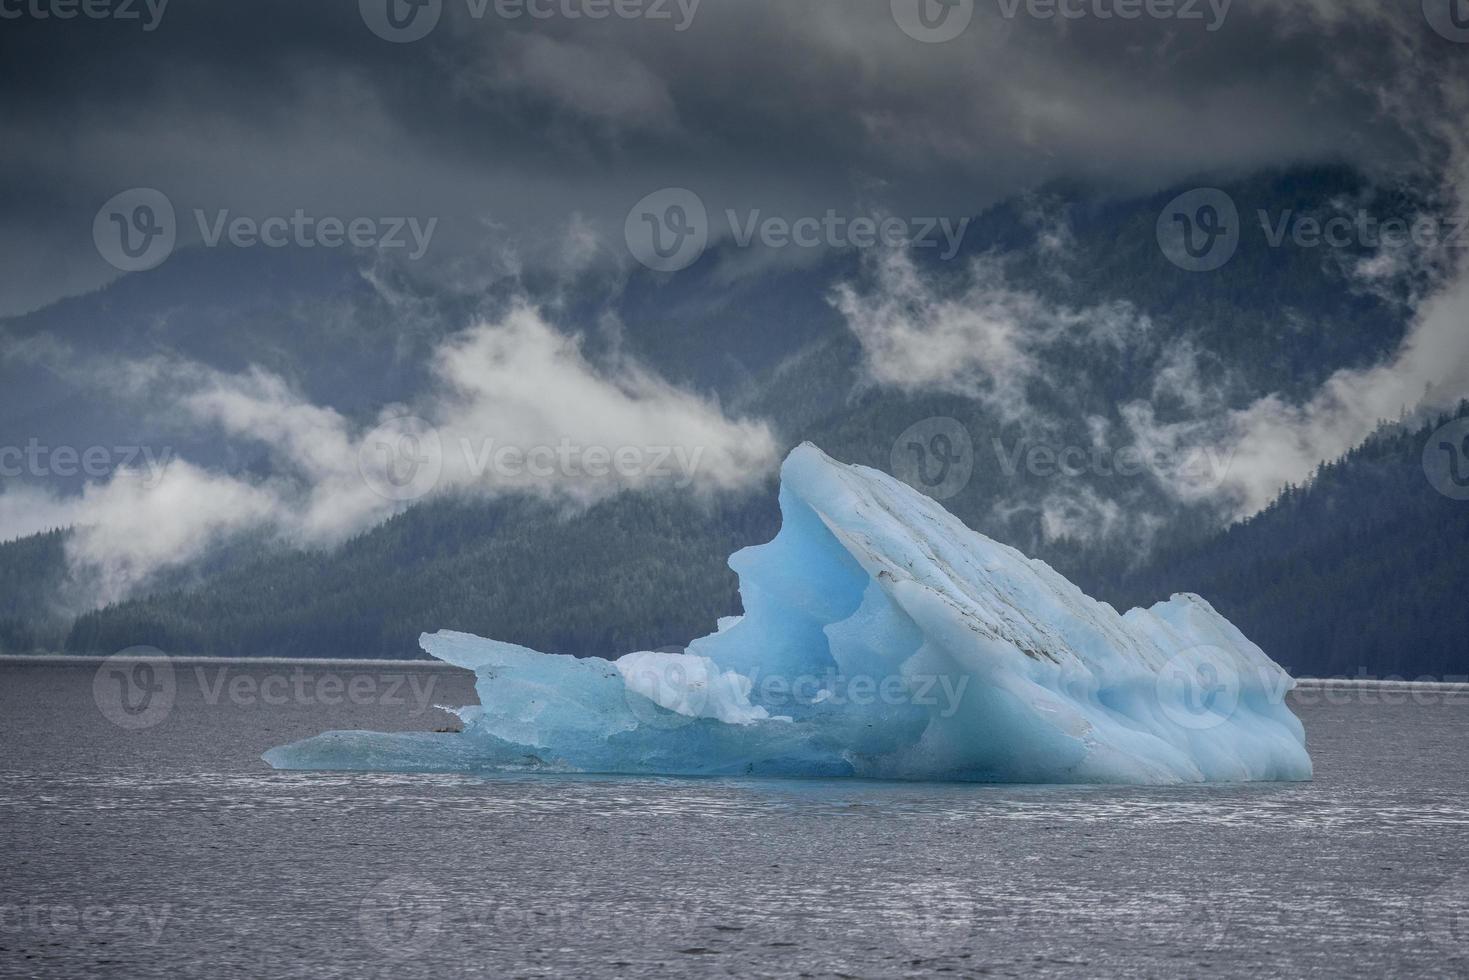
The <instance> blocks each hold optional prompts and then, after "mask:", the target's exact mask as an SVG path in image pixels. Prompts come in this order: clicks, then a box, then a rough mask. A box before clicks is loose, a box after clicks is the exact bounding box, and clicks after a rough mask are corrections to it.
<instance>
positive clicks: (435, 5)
mask: <svg viewBox="0 0 1469 980" xmlns="http://www.w3.org/2000/svg"><path fill="white" fill-rule="evenodd" d="M52 2H53V0H3V3H0V12H3V13H4V14H5V19H0V146H3V147H4V150H3V153H0V268H4V269H5V276H4V280H3V288H0V315H4V314H7V313H16V312H20V311H24V310H28V309H31V308H35V307H37V306H39V305H43V304H45V303H47V302H50V301H52V300H54V299H56V298H58V297H60V296H63V295H67V294H71V293H75V292H78V291H82V290H86V289H89V288H93V287H95V286H97V285H99V284H100V283H102V282H105V281H106V280H107V279H108V278H111V277H113V276H115V275H116V274H117V273H116V271H115V270H113V269H112V268H111V267H110V266H108V265H107V264H105V263H104V262H102V261H101V259H100V258H99V257H98V255H97V253H96V249H95V248H94V247H93V245H92V239H91V227H92V225H91V223H92V219H93V217H94V215H95V214H96V212H97V209H98V208H99V206H100V205H101V204H102V203H103V202H104V201H106V200H108V199H109V198H110V197H112V196H113V195H114V194H116V193H118V192H119V191H122V190H124V189H127V188H131V187H139V186H141V187H152V188H156V189H158V190H160V191H162V192H163V193H164V194H165V195H167V196H168V198H169V199H170V200H171V201H172V202H173V204H174V205H175V206H176V208H177V209H178V211H179V214H180V220H179V235H180V241H181V243H185V244H186V243H187V242H188V241H190V240H192V239H196V238H197V237H198V232H197V229H196V228H195V223H194V221H193V219H192V217H191V216H190V215H191V212H192V209H194V208H203V209H206V210H207V211H208V212H210V213H211V214H213V213H217V212H218V211H219V210H220V209H229V210H230V212H231V214H232V215H234V214H248V215H252V216H254V217H257V218H263V217H266V216H270V215H290V214H292V213H293V212H294V211H295V210H296V209H298V208H299V209H303V210H304V211H305V212H306V213H307V214H309V215H313V216H318V217H320V216H336V217H340V218H344V219H350V218H352V217H359V216H365V217H391V216H398V217H408V216H417V217H419V218H421V219H425V220H426V219H428V218H430V217H438V218H440V219H441V224H440V226H439V228H438V229H437V237H436V238H435V240H434V248H435V259H436V261H435V262H434V263H433V264H432V266H431V268H432V270H433V271H434V274H437V275H444V276H450V277H456V276H457V277H459V278H460V279H461V280H462V281H457V282H455V283H454V284H455V285H459V286H462V287H464V288H468V289H474V288H477V287H479V286H481V285H483V280H484V279H486V278H493V277H494V276H495V275H496V274H498V272H499V271H501V269H500V266H499V264H498V263H499V262H501V261H502V258H503V256H505V255H507V254H513V255H515V256H516V257H517V259H516V260H517V261H520V262H530V263H582V262H588V261H596V260H598V259H601V260H604V261H612V260H617V259H619V258H622V257H623V256H620V255H619V254H618V250H617V249H616V248H615V247H612V246H613V245H615V244H620V241H621V230H622V223H623V219H624V217H625V216H626V214H627V212H628V209H629V208H630V207H631V206H632V204H633V203H634V202H636V201H637V200H638V199H639V198H641V197H643V196H644V195H645V194H647V193H649V192H650V191H653V190H656V189H658V188H661V187H665V186H683V187H689V188H691V189H693V190H695V191H696V192H697V193H698V194H699V195H700V196H701V197H702V198H703V199H704V201H705V202H706V203H707V204H708V205H709V207H710V209H711V210H712V211H722V210H723V209H724V208H726V207H733V208H738V209H748V208H761V209H762V210H763V211H765V212H766V213H784V214H787V215H803V214H821V213H823V212H824V210H825V209H826V208H828V207H831V208H836V209H838V210H839V211H841V212H843V213H851V212H854V211H857V210H859V209H866V210H869V211H870V210H871V209H873V208H884V209H889V210H892V211H894V212H896V213H899V214H907V215H952V216H960V215H967V214H973V213H975V212H977V211H978V210H979V209H981V208H982V207H983V206H985V205H986V204H988V203H990V202H992V201H994V200H995V199H996V198H997V197H1002V196H1005V195H1008V194H1011V193H1013V192H1015V191H1017V190H1019V189H1023V188H1025V187H1028V186H1033V185H1035V184H1037V183H1039V182H1042V181H1045V180H1047V179H1050V178H1053V177H1058V176H1078V177H1083V178H1088V179H1091V180H1094V181H1097V182H1099V183H1102V184H1104V185H1109V186H1118V187H1120V188H1124V189H1131V190H1135V189H1151V188H1153V187H1156V186H1158V185H1160V184H1166V183H1169V182H1173V181H1176V180H1179V179H1182V178H1186V177H1188V176H1190V175H1193V174H1196V173H1200V172H1211V173H1212V172H1218V171H1230V170H1232V169H1236V168H1257V167H1259V166H1262V165H1268V164H1286V163H1291V162H1299V161H1316V160H1328V159H1344V160H1347V161H1349V162H1353V163H1357V164H1359V165H1363V166H1369V167H1394V168H1395V167H1404V166H1412V165H1421V164H1423V163H1424V162H1427V163H1428V164H1429V165H1430V166H1438V165H1441V163H1442V160H1441V159H1440V158H1438V157H1437V156H1436V151H1435V149H1434V147H1433V145H1432V140H1433V139H1434V138H1435V134H1434V132H1433V123H1434V120H1435V119H1438V120H1439V121H1440V122H1441V121H1442V117H1443V113H1444V93H1443V92H1442V91H1441V87H1442V85H1443V83H1444V82H1445V81H1446V80H1448V79H1452V78H1454V77H1455V75H1456V74H1457V76H1458V77H1460V78H1462V77H1463V76H1464V75H1465V74H1466V72H1465V70H1464V65H1465V58H1466V56H1469V46H1466V45H1464V44H1458V43H1454V42H1452V41H1450V40H1447V39H1446V38H1445V37H1443V36H1440V35H1439V34H1438V33H1435V31H1434V29H1433V27H1432V25H1431V24H1430V18H1429V17H1428V16H1426V15H1425V12H1424V10H1423V9H1420V2H1419V0H1399V2H1388V3H1377V2H1375V0H1370V2H1369V0H1363V2H1360V3H1358V2H1356V0H1330V2H1322V3H1319V4H1318V3H1313V2H1305V0H1289V2H1286V0H1238V2H1234V3H1227V2H1225V0H1212V3H1211V2H1210V0H1198V2H1195V0H1150V4H1149V5H1146V6H1145V5H1143V4H1141V2H1140V0H1139V2H1138V3H1137V8H1138V9H1140V10H1141V11H1142V16H1140V17H1138V18H1136V19H1122V18H1121V17H1118V16H1115V14H1116V12H1117V11H1118V10H1119V7H1118V6H1117V4H1116V0H1064V3H1063V6H1064V7H1065V8H1066V9H1068V10H1070V11H1071V12H1073V13H1075V12H1080V14H1081V16H1077V17H1063V16H1060V15H1059V13H1057V14H1053V16H1050V17H1044V16H1035V15H1036V14H1045V13H1047V12H1049V11H1052V9H1053V8H1052V7H1051V6H1048V5H1047V2H1046V0H1038V2H1037V0H1023V2H1019V3H1018V5H1013V4H1012V0H958V5H957V6H956V7H954V9H953V11H952V12H951V14H950V18H951V19H949V20H947V21H944V22H943V23H942V24H941V25H940V26H939V27H938V28H937V29H932V30H930V29H926V28H924V27H923V26H922V24H921V22H920V21H918V20H917V17H918V13H919V11H918V9H917V8H918V4H919V0H896V2H890V0H702V2H697V3H695V2H694V0H682V2H680V0H666V2H665V0H618V3H617V5H615V6H614V5H613V4H612V3H611V0H531V6H532V7H534V9H535V10H536V11H538V12H539V13H541V14H544V15H547V16H539V17H534V16H531V15H530V13H529V8H527V7H526V6H525V0H489V2H487V3H483V4H482V3H481V2H480V0H430V2H429V4H428V6H427V7H425V8H423V10H421V11H419V13H418V18H419V19H418V20H416V21H412V22H410V27H409V28H408V30H409V31H410V33H418V32H421V30H422V29H423V27H425V26H427V25H428V24H429V23H432V29H431V30H429V31H428V33H427V34H426V35H425V36H424V37H422V38H420V39H418V40H413V41H409V42H395V41H390V40H385V39H384V38H383V37H380V36H378V33H375V32H374V27H375V28H376V29H377V31H378V32H379V33H384V34H388V35H390V36H391V35H393V34H394V29H393V28H392V27H391V26H390V23H389V21H388V20H387V16H386V15H387V6H386V5H387V3H388V2H389V0H362V2H361V3H360V4H359V3H355V2H351V0H329V2H313V3H302V2H299V0H296V2H292V0H251V2H248V3H245V2H221V0H172V2H170V3H166V4H164V5H163V6H162V8H161V10H160V8H159V6H158V0H153V5H152V6H151V7H150V6H148V5H147V4H145V3H144V2H143V0H137V2H136V3H135V4H134V3H128V4H127V5H126V8H125V9H120V10H119V11H118V14H121V13H127V14H131V15H134V19H123V18H121V17H120V16H113V17H110V18H108V19H100V20H99V19H92V18H89V17H87V16H77V17H75V18H72V19H65V20H63V19H57V18H56V17H55V16H47V17H40V16H37V13H38V12H40V13H51V12H52V8H51V6H50V5H51V4H52ZM94 2H98V3H100V2H101V0H94ZM113 2H115V3H117V4H121V3H122V2H123V0H113ZM391 2H392V3H394V4H395V5H398V10H399V12H400V13H404V14H405V16H406V12H407V11H409V10H410V9H411V8H408V7H407V6H406V5H404V3H403V0H391ZM922 2H923V3H924V4H930V5H932V7H931V10H930V18H929V19H930V22H934V17H933V16H932V15H933V14H934V13H935V12H937V11H938V10H939V9H940V8H939V6H938V0H922ZM1448 2H1449V0H1443V5H1444V7H1445V10H1447V3H1448ZM1434 3H1435V0H1429V3H1428V6H1429V7H1432V6H1433V5H1434ZM96 9H105V5H104V6H103V7H98V8H96ZM1120 9H1121V10H1124V11H1125V10H1128V9H1130V8H1129V7H1128V0H1123V3H1122V5H1121V7H1120ZM1149 9H1152V10H1154V11H1156V12H1159V13H1169V12H1170V11H1171V16H1166V17H1152V16H1148V15H1147V11H1148V10H1149ZM604 10H605V11H607V12H608V13H609V16H606V17H604V18H601V19H592V18H590V17H588V16H585V15H586V14H587V13H589V12H591V13H596V12H600V11H604ZM617 10H623V11H625V12H629V13H637V12H639V11H641V12H642V15H641V16H632V17H628V16H618V15H617V13H616V11H617ZM435 11H437V15H438V19H437V21H434V20H433V17H434V13H435ZM477 12H478V13H480V14H481V15H480V16H476V13H477ZM17 14H19V16H16V15H17ZM570 14H578V15H581V16H570ZM1105 14H1114V16H1110V17H1108V16H1102V15H1105ZM510 15H516V16H510ZM966 16H967V17H968V18H969V19H968V22H967V26H964V29H963V30H962V32H960V33H959V34H958V35H957V36H956V37H954V38H952V39H949V40H946V41H942V42H935V41H925V40H920V39H917V38H915V37H914V36H910V35H911V34H916V35H918V36H919V37H923V36H925V33H927V34H928V35H929V36H933V35H934V34H937V35H938V36H947V34H948V33H950V32H951V28H952V26H955V25H958V24H959V23H960V22H961V21H962V20H963V18H964V17H966ZM401 19H402V18H400V20H401ZM1449 23H1450V27H1451V26H1452V24H1451V22H1449ZM905 28H906V30H905ZM716 233H717V229H716ZM624 251H625V250H624ZM456 256H457V257H468V258H469V261H465V262H462V263H456V262H453V261H451V258H453V257H456ZM424 268H425V269H427V268H429V267H428V266H425V267H424Z"/></svg>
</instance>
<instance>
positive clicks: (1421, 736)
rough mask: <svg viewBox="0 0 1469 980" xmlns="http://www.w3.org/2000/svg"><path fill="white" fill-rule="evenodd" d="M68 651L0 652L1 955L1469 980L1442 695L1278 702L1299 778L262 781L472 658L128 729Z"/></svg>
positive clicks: (179, 696) (312, 970) (339, 675)
mask: <svg viewBox="0 0 1469 980" xmlns="http://www.w3.org/2000/svg"><path fill="white" fill-rule="evenodd" d="M405 670H407V671H409V673H405ZM96 675H97V663H96V662H95V661H91V662H84V663H78V664H76V665H66V666H56V665H52V664H37V665H32V664H16V663H14V662H7V663H3V664H0V751H3V758H0V867H3V868H4V889H3V898H0V975H6V976H37V977H74V976H118V977H151V976H157V977H177V976H213V977H224V976H241V977H252V978H254V977H313V978H316V977H361V976H383V977H426V978H427V977H432V978H443V977H452V976H456V975H461V974H471V973H472V974H476V975H479V976H485V977H503V976H548V975H571V976H597V975H621V976H676V975H684V974H690V973H699V974H721V975H766V976H792V975H807V976H863V977H869V976H905V975H915V976H916V975H929V974H933V973H936V972H945V973H954V974H957V975H989V976H1047V977H1095V976H1120V977H1161V976H1190V977H1197V976H1252V975H1254V976H1268V975H1285V976H1311V977H1332V978H1335V977H1346V976H1361V977H1374V978H1375V977H1383V976H1389V977H1404V976H1460V975H1465V974H1466V973H1469V956H1466V953H1469V866H1466V859H1465V846H1466V844H1469V757H1466V753H1465V751H1464V746H1465V735H1466V733H1469V697H1465V696H1463V695H1458V696H1454V697H1450V696H1445V695H1435V694H1432V693H1423V692H1416V693H1413V694H1411V695H1410V694H1404V693H1401V692H1399V693H1397V694H1387V695H1384V694H1383V692H1374V691H1371V690H1357V691H1349V692H1338V693H1337V694H1335V695H1332V696H1328V695H1327V694H1325V693H1323V692H1320V691H1316V692H1297V693H1296V695H1293V697H1294V698H1296V700H1297V702H1298V703H1297V704H1296V710H1297V711H1298V713H1299V714H1300V715H1301V717H1302V719H1303V720H1304V722H1305V724H1306V730H1307V733H1308V737H1309V740H1310V749H1311V753H1312V756H1313V757H1314V759H1315V762H1316V779H1315V781H1314V782H1311V783H1306V784H1276V785H1269V784H1254V785H1238V786H1197V787H1181V788H1150V789H1139V788H1130V787H1026V786H968V785H951V784H938V785H914V784H897V783H873V782H858V781H795V780H784V781H776V780H686V779H631V778H566V777H517V778H496V777H485V778H468V777H461V776H427V775H372V774H363V775H359V774H354V775H336V774H310V773H305V774H303V773H277V772H273V771H271V770H270V769H269V768H268V767H267V766H266V765H265V764H264V763H263V762H261V761H260V759H259V756H260V753H261V752H262V751H264V750H265V749H267V748H270V747H272V746H274V745H278V744H281V743H283V742H288V741H292V740H294V739H298V738H302V737H304V736H307V735H311V734H315V733H316V732H319V731H321V730H324V729H336V728H363V729H376V730H396V729H409V730H412V729H418V730H423V729H432V728H434V727H438V726H442V725H445V724H448V723H449V722H450V721H451V719H450V717H449V716H447V715H445V714H443V713H442V712H439V711H436V710H435V709H434V708H433V707H432V706H431V705H432V704H433V703H447V704H466V703H473V701H474V694H473V689H472V686H471V678H470V676H469V675H467V674H465V673H462V672H459V671H453V670H442V669H440V670H433V669H427V668H425V669H418V668H403V667H401V666H398V667H394V666H377V667H363V666H356V665H343V666H335V667H332V666H322V665H318V664H313V665H309V666H306V667H304V668H300V667H293V666H287V665H279V664H275V665H272V664H265V665H253V666H241V665H219V664H213V665H205V666H202V667H197V668H196V667H194V666H188V665H180V666H179V667H178V668H177V669H176V670H175V671H174V675H175V677H176V685H175V688H176V691H175V693H174V694H173V696H172V697H171V698H170V699H169V704H168V705H167V706H165V709H164V710H163V711H161V712H157V711H155V712H154V715H153V716H152V717H149V718H147V719H146V722H147V724H148V727H144V728H136V729H128V728H124V727H121V726H120V725H119V724H116V723H114V722H113V721H111V720H109V717H108V716H109V715H112V716H114V717H116V716H117V711H116V705H115V704H112V703H109V700H108V698H109V695H108V694H107V690H106V685H105V683H101V684H100V685H99V686H98V687H97V688H95V689H94V678H95V676H96ZM334 680H335V682H336V683H335V684H334V683H333V681H334ZM410 681H411V682H412V683H410ZM323 682H324V683H323ZM1384 697H1386V698H1387V699H1389V700H1391V701H1394V702H1399V703H1383V700H1384ZM150 710H153V709H150ZM124 723H126V724H133V723H134V721H130V720H128V719H126V718H124Z"/></svg>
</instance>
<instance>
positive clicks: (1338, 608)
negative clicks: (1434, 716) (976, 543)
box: [1097, 402, 1469, 679]
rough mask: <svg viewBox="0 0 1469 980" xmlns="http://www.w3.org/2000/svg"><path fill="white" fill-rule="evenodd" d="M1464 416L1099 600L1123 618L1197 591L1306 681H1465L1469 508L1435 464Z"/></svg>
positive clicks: (1468, 414) (1362, 458) (1346, 465)
mask: <svg viewBox="0 0 1469 980" xmlns="http://www.w3.org/2000/svg"><path fill="white" fill-rule="evenodd" d="M1452 418H1458V419H1469V402H1465V403H1464V404H1462V405H1461V406H1460V408H1459V410H1458V412H1457V413H1456V414H1455V415H1453V416H1443V417H1440V418H1437V419H1432V420H1429V421H1427V422H1425V423H1423V424H1421V425H1418V426H1413V427H1409V426H1405V425H1402V424H1391V425H1384V426H1383V427H1382V428H1381V429H1380V430H1379V431H1378V432H1377V433H1376V434H1374V435H1373V436H1372V437H1371V438H1370V439H1368V440H1367V441H1366V442H1365V443H1363V444H1362V445H1361V446H1359V447H1357V448H1356V449H1354V450H1352V451H1351V452H1350V453H1348V454H1347V455H1345V456H1344V457H1342V458H1341V459H1339V460H1337V461H1335V462H1332V463H1328V464H1326V465H1324V466H1322V467H1321V468H1320V469H1319V470H1317V472H1316V474H1315V476H1314V477H1312V479H1311V480H1310V482H1309V483H1307V484H1306V485H1305V486H1301V487H1290V488H1288V489H1286V490H1285V492H1284V493H1282V494H1281V495H1280V497H1279V499H1277V500H1276V501H1275V502H1274V503H1273V504H1271V505H1270V506H1269V507H1268V508H1266V509H1265V510H1263V511H1261V512H1260V513H1259V514H1256V515H1255V516H1254V517H1251V518H1249V519H1248V520H1245V521H1242V522H1240V523H1239V524H1236V525H1234V526H1233V527H1230V528H1228V529H1226V530H1225V531H1223V532H1222V533H1221V534H1219V535H1217V536H1215V537H1212V538H1210V539H1208V540H1207V541H1205V542H1203V543H1202V544H1199V545H1196V546H1192V547H1188V548H1184V549H1180V550H1178V551H1176V552H1174V553H1172V554H1166V555H1160V556H1159V558H1158V559H1157V560H1156V561H1155V562H1154V563H1152V564H1150V565H1149V566H1148V567H1147V568H1145V569H1142V570H1140V571H1138V572H1136V573H1134V574H1132V575H1129V576H1127V577H1126V578H1124V579H1123V580H1122V581H1121V582H1120V583H1114V584H1112V585H1111V586H1110V587H1109V586H1108V584H1107V583H1105V582H1099V583H1097V585H1098V587H1099V592H1100V594H1101V595H1102V596H1104V597H1106V598H1108V599H1110V600H1112V601H1113V602H1114V604H1117V605H1120V606H1123V607H1126V606H1131V605H1138V604H1141V603H1143V602H1151V601H1153V600H1154V599H1156V598H1158V597H1161V596H1162V595H1165V594H1167V593H1168V592H1180V591H1185V592H1196V593H1198V594H1200V595H1203V596H1205V597H1207V598H1208V599H1209V601H1210V602H1211V603H1213V605H1214V607H1215V608H1216V609H1218V610H1219V611H1220V612H1222V613H1223V614H1224V615H1225V616H1226V617H1228V618H1229V619H1230V620H1231V621H1233V622H1234V624H1235V625H1236V626H1238V627H1239V628H1240V629H1241V630H1243V631H1244V633H1245V635H1246V636H1248V637H1250V638H1251V639H1252V640H1254V641H1255V642H1256V643H1258V644H1259V645H1260V646H1261V647H1262V648H1264V649H1265V650H1266V651H1268V652H1269V653H1270V654H1271V656H1273V657H1274V658H1275V659H1277V660H1278V661H1280V662H1281V663H1282V664H1284V665H1285V666H1286V667H1287V668H1288V669H1289V670H1291V671H1292V672H1293V673H1296V674H1305V675H1312V676H1320V677H1326V676H1348V677H1355V676H1359V675H1365V676H1371V677H1384V676H1396V677H1402V678H1408V679H1412V678H1417V677H1423V676H1432V677H1444V676H1455V675H1457V676H1459V677H1460V678H1462V677H1463V676H1464V675H1465V674H1469V653H1466V650H1465V646H1464V637H1465V636H1469V602H1465V587H1466V583H1469V501H1466V500H1461V499H1455V498H1453V497H1449V496H1446V495H1445V494H1443V493H1440V492H1439V490H1438V489H1436V488H1435V486H1434V485H1433V483H1431V482H1430V481H1429V479H1427V478H1426V476H1425V468H1424V462H1423V460H1424V455H1425V451H1427V452H1429V453H1433V452H1437V451H1439V450H1440V449H1441V448H1442V447H1441V446H1439V445H1438V444H1439V443H1440V442H1441V441H1442V437H1441V436H1440V435H1438V433H1439V430H1440V429H1441V428H1442V427H1443V426H1444V425H1446V424H1448V423H1449V422H1450V421H1451V419H1452ZM1466 424H1469V423H1466ZM1460 431H1461V432H1462V431H1463V430H1460ZM1456 441H1457V440H1456Z"/></svg>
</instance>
